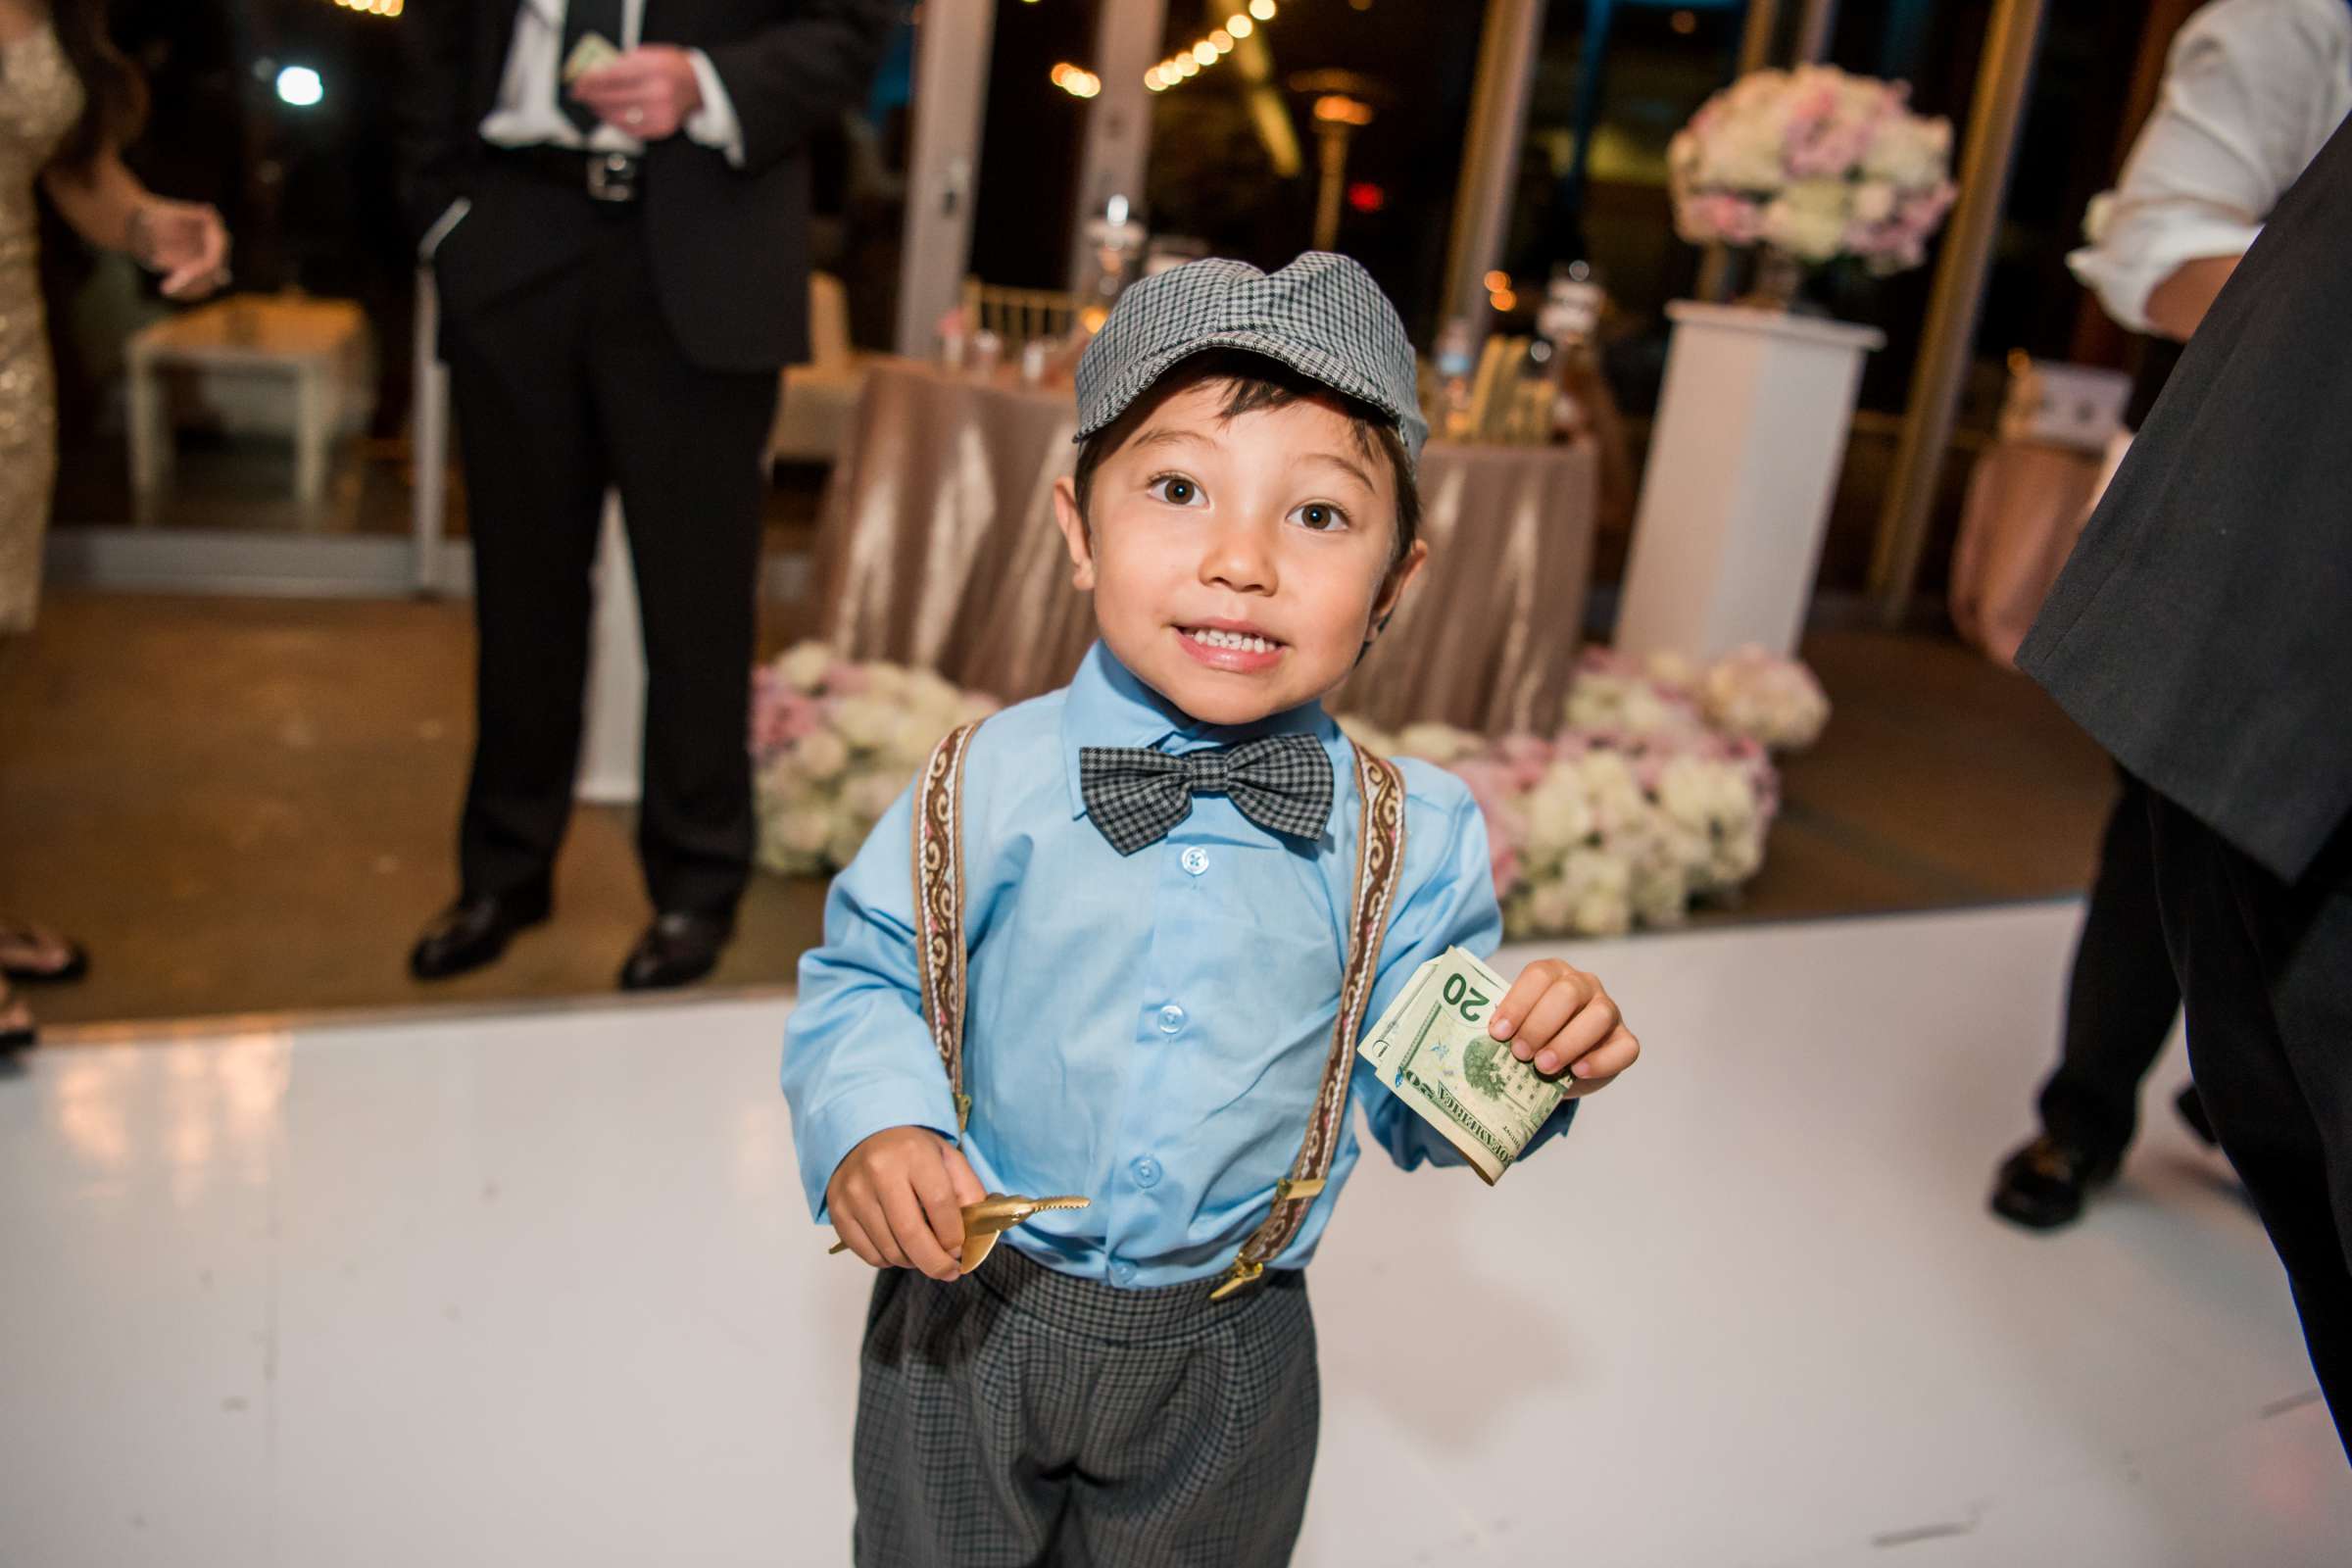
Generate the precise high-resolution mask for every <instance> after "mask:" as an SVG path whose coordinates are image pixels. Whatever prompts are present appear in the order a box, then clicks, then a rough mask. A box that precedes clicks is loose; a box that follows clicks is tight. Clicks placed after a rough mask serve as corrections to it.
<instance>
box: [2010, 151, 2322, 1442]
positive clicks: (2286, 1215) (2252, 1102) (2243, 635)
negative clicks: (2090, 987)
mask: <svg viewBox="0 0 2352 1568" xmlns="http://www.w3.org/2000/svg"><path fill="white" fill-rule="evenodd" d="M2348 257H2352V126H2347V127H2345V128H2339V129H2338V130H2337V131H2336V132H2335V135H2334V137H2333V138H2332V139H2331V140H2330V141H2329V142H2328V143H2327V147H2326V148H2324V149H2323V150H2322V151H2321V153H2320V155H2319V157H2318V158H2317V159H2316V160H2314V161H2313V163H2312V165H2311V167H2310V168H2309V169H2308V170H2307V171H2305V172H2304V174H2303V177H2302V178H2301V179H2300V180H2298V181H2297V182H2296V183H2295V185H2294V186H2293V187H2292V188H2291V189H2289V190H2288V191H2287V193H2286V195H2285V196H2284V197H2283V198H2282V199H2281V200H2280V201H2279V203H2278V207H2277V208H2276V209H2275V210H2274V211H2273V212H2272V214H2271V217H2270V220H2269V221H2268V222H2267V223H2266V224H2265V225H2264V227H2263V231H2262V235H2261V237H2260V238H2259V239H2257V240H2256V241H2255V242H2254V245H2253V248H2252V249H2251V250H2249V251H2247V252H2246V256H2245V260H2244V261H2243V262H2242V263H2241V264H2240V265H2239V266H2238V268H2237V269H2236V271H2235V272H2234V274H2233V275H2232V276H2231V277H2230V279H2229V283H2228V285H2227V286H2226V287H2224V288H2223V290H2222V292H2221V295H2220V297H2219V298H2218V299H2216V300H2215V301H2214V304H2213V307H2212V310H2211V311H2210V312H2209V313H2208V314H2207V315H2206V317H2205V319H2204V320H2203V322H2202V324H2200V325H2199V326H2198V327H2197V330H2196V335H2195V336H2194V337H2192V338H2191V339H2190V340H2189V344H2188V348H2187V351H2186V352H2185V353H2184V354H2183V355H2182V357H2181V360H2180V368H2178V369H2177V370H2176V371H2175V372H2174V374H2173V377H2172V380H2171V382H2170V383H2169V384H2168V385H2167V386H2166V388H2165V391H2164V394H2163V396H2162V397H2160V398H2159V399H2158V400H2157V402H2156V406H2155V408H2154V410H2153V411H2151V412H2150V414H2149V415H2148V417H2147V421H2146V423H2145V424H2143V425H2142V426H2141V429H2140V432H2139V436H2138V438H2137V440H2136V441H2134V442H2133V444H2132V447H2131V455H2130V456H2129V457H2128V458H2126V459H2125V461H2124V465H2123V467H2122V468H2121V469H2120V470H2118V472H2117V473H2116V476H2115V482H2114V483H2113V484H2112V485H2111V486H2109V488H2108V491H2107V494H2106V498H2105V499H2104V500H2103V501H2101V502H2100V504H2099V509H2098V511H2097V512H2096V513H2094V514H2093V515H2092V516H2091V519H2090V522H2089V524H2088V526H2086V527H2085V528H2084V530H2083V533H2082V542H2081V543H2080V544H2079V545H2078V546H2077V547H2076V549H2075V553H2074V556H2073V558H2072V559H2071V560H2070V561H2069V562H2068V564H2067V567H2066V570H2065V572H2064V573H2063V574H2062V575H2061V576H2060V577H2059V579H2058V583H2057V586H2056V587H2055V588H2053V589H2052V590H2051V594H2050V599H2049V603H2048V604H2047V605H2046V606H2045V607H2044V608H2043V611H2042V613H2041V618H2040V619H2039V620H2037V621H2036V622H2035V623H2034V630H2033V633H2032V635H2031V636H2029V637H2028V638H2027V639H2026V643H2025V646H2024V647H2023V648H2022V649H2020V650H2019V653H2018V663H2019V665H2020V666H2021V667H2023V668H2024V669H2025V670H2026V671H2027V673H2029V674H2031V675H2032V676H2034V679H2035V680H2037V681H2039V682H2040V683H2041V684H2042V685H2043V686H2045V687H2047V688H2048V689H2049V691H2050V693H2051V694H2052V695H2053V696H2055V697H2056V698H2057V699H2058V701H2059V703H2060V704H2061V705H2063V706H2064V707H2065V708H2066V710H2067V711H2068V712H2070V713H2072V714H2073V715H2074V716H2075V718H2076V719H2077V720H2078V721H2079V722H2080V723H2081V724H2082V726H2083V728H2085V729H2086V730H2088V731H2089V732H2090V734H2091V735H2092V736H2093V737H2094V738H2095V739H2097V740H2098V742H2099V743H2100V744H2101V745H2103V746H2105V747H2106V748H2107V750H2108V752H2109V753H2110V754H2112V755H2113V756H2114V757H2115V759H2116V760H2117V761H2118V762H2120V763H2122V764H2123V766H2124V767H2125V768H2126V769H2127V770H2128V771H2129V772H2130V773H2131V775H2132V776H2133V777H2135V778H2137V779H2139V780H2140V781H2141V782H2142V783H2144V784H2145V785H2146V786H2147V787H2148V789H2149V791H2151V792H2152V794H2151V806H2150V811H2149V819H2150V828H2151V834H2152V842H2153V844H2154V850H2155V861H2156V891H2157V900H2158V902H2159V904H2160V905H2161V906H2162V908H2163V918H2164V935H2165V943H2166V946H2167V947H2168V948H2169V949H2170V950H2171V953H2172V960H2173V970H2174V973H2175V976H2176V977H2177V978H2178V979H2179V980H2180V988H2181V996H2182V1001H2183V1002H2184V1003H2185V1005H2186V1006H2187V1010H2188V1054H2189V1064H2190V1067H2191V1069H2192V1070H2193V1071H2194V1072H2195V1074H2196V1080H2197V1089H2198V1092H2199V1094H2200V1096H2201V1097H2202V1098H2203V1100H2204V1103H2205V1110H2206V1113H2207V1115H2208V1116H2209V1117H2210V1118H2211V1119H2212V1122H2213V1127H2214V1130H2215V1131H2216V1132H2217V1133H2218V1134H2220V1136H2221V1142H2222V1148H2223V1149H2224V1150H2225V1151H2226V1152H2228V1153H2229V1159H2230V1162H2231V1163H2232V1164H2234V1165H2235V1166H2236V1167H2237V1172H2238V1175H2239V1176H2240V1177H2241V1178H2242V1179H2243V1180H2244V1182H2245V1184H2246V1190H2247V1192H2248V1194H2249V1195H2251V1197H2252V1198H2253V1200H2254V1205H2255V1208H2256V1209H2257V1210H2258V1211H2259V1212H2260V1214H2261V1215H2262V1222H2263V1225H2264V1227H2265V1228H2266V1229H2268V1230H2269V1232H2270V1235H2271V1241H2272V1244H2273V1245H2274V1246H2275V1247H2277V1248H2278V1256H2279V1260H2280V1261H2281V1262H2282V1263H2284V1264H2285V1265H2286V1273H2287V1279H2288V1282H2289V1283H2290V1284H2291V1285H2292V1287H2293V1289H2294V1294H2295V1307H2296V1310H2297V1311H2298V1312H2299V1313H2300V1314H2301V1316H2302V1319H2303V1335H2304V1340H2305V1343H2306V1344H2307V1345H2308V1346H2309V1347H2310V1349H2311V1359H2312V1366H2313V1369H2314V1370H2315V1371H2316V1372H2317V1373H2318V1374H2319V1380H2320V1387H2321V1389H2322V1391H2323V1392H2324V1393H2325V1394H2326V1395H2327V1403H2328V1408H2329V1410H2330V1411H2331V1413H2332V1414H2333V1415H2334V1417H2335V1424H2336V1431H2337V1434H2338V1436H2339V1437H2342V1438H2343V1439H2344V1441H2345V1445H2346V1449H2347V1451H2348V1452H2352V502H2347V500H2346V497H2347V496H2348V495H2352V445H2347V441H2346V431H2347V430H2352V358H2347V356H2346V354H2345V349H2344V345H2345V344H2346V343H2347V342H2352V291H2348V290H2347V289H2346V288H2345V278H2346V275H2347V274H2346V259H2347V258H2348Z"/></svg>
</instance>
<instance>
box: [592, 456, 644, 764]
mask: <svg viewBox="0 0 2352 1568" xmlns="http://www.w3.org/2000/svg"><path fill="white" fill-rule="evenodd" d="M644 753H645V638H644V635H643V633H642V632H641V631H640V629H639V627H638V624H637V574H636V572H635V571H634V570H632V569H631V567H630V565H629V541H628V536H627V534H626V533H624V532H623V531H622V528H621V524H620V497H618V496H617V495H613V494H611V493H610V492H608V493H607V494H606V496H605V537H604V543H603V544H602V545H600V546H599V547H598V550H597V557H596V618H595V621H594V623H593V626H592V629H591V631H590V633H589V646H588V722H587V726H586V730H585V732H584V734H583V735H582V737H581V741H580V775H579V785H578V795H579V798H580V799H581V800H583V801H592V802H594V803H596V804H597V805H599V806H631V805H634V804H636V801H637V798H638V796H639V795H640V794H641V793H643V789H644V770H643V765H642V762H643V758H644Z"/></svg>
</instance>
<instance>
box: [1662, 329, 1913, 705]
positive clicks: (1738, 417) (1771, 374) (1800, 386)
mask: <svg viewBox="0 0 2352 1568" xmlns="http://www.w3.org/2000/svg"><path fill="white" fill-rule="evenodd" d="M1666 314H1667V315H1668V316H1670V317H1672V318H1673V319H1674V322H1675V327H1674V343H1673V347H1672V348H1671V349H1670V350H1669V351H1668V353H1667V357H1666V385H1665V389H1664V391H1663V393H1662V394H1661V396H1660V397H1659V400H1658V418H1657V425H1656V428H1655V431H1654V433H1653V434H1652V435H1651V438H1650V443H1649V463H1648V466H1647V468H1646V470H1645V471H1644V473H1643V475H1642V505H1641V511H1640V514H1639V515H1638V517H1637V519H1636V521H1635V524H1634V543H1633V555H1632V558H1631V559H1630V560H1629V561H1628V563H1627V564H1626V574H1625V597H1624V600H1623V603H1622V606H1621V608H1620V610H1619V612H1618V617H1617V644H1616V645H1617V647H1618V649H1619V650H1620V651H1622V652H1625V653H1629V654H1636V655H1647V654H1652V653H1661V652H1671V653H1678V654H1685V655H1689V656H1690V657H1691V658H1694V659H1707V658H1712V657H1714V656H1715V655H1718V654H1723V653H1728V652H1730V651H1731V650H1732V649H1734V648H1738V647H1740V646H1741V645H1743V644H1747V643H1760V644H1762V645H1763V646H1764V647H1766V648H1768V649H1771V650H1772V651H1773V652H1775V653H1781V654H1788V653H1793V652H1795V650H1796V643H1797V638H1798V637H1799V636H1800V635H1801V634H1802V632H1803V630H1804V624H1805V607H1806V605H1807V604H1808V603H1809V602H1810V601H1811V599H1812V596H1813V577H1814V573H1815V571H1816V570H1817V569H1818V568H1819V566H1820V563H1821V540H1822V533H1823V531H1824V529H1826V528H1827V526H1828V525H1829V520H1830V501H1831V499H1832V497H1833V496H1834V495H1835V494H1836V493H1837V487H1838V472H1839V469H1840V468H1841V467H1842V466H1843V464H1844V461H1845V437H1846V430H1847V428H1848V426H1850V425H1851V424H1852V422H1853V417H1854V392H1855V388H1856V386H1857V385H1858V384H1859V382H1860V380H1861V377H1862V356H1863V355H1865V354H1868V353H1870V352H1871V351H1872V350H1874V349H1877V348H1879V347H1881V346H1883V345H1884V344H1885V343H1886V341H1887V340H1886V338H1885V336H1884V335H1882V334H1881V333H1880V332H1878V331H1877V330H1875V329H1874V328H1871V327H1866V326H1852V325H1848V324H1847V323H1845V322H1842V321H1826V320H1819V319H1811V318H1807V317H1799V316H1782V315H1777V314H1775V313H1772V312H1769V311H1757V310H1748V309H1744V308H1742V307H1740V306H1734V305H1701V304H1697V303H1695V302H1692V301H1689V300H1678V301H1676V302H1675V303H1674V304H1672V305H1669V306H1667V307H1666Z"/></svg>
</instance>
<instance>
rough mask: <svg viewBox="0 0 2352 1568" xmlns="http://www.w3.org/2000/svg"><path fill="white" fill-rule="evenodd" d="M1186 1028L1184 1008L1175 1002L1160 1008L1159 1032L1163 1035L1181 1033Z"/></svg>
mask: <svg viewBox="0 0 2352 1568" xmlns="http://www.w3.org/2000/svg"><path fill="white" fill-rule="evenodd" d="M1183 1029H1184V1009H1183V1008H1182V1007H1179V1006H1178V1005H1176V1004H1174V1003H1173V1002H1171V1003H1169V1004H1168V1005H1166V1006H1164V1007H1162V1008H1160V1009H1159V1032H1160V1033H1161V1034H1163V1035H1172V1034H1178V1033H1181V1032H1182V1031H1183Z"/></svg>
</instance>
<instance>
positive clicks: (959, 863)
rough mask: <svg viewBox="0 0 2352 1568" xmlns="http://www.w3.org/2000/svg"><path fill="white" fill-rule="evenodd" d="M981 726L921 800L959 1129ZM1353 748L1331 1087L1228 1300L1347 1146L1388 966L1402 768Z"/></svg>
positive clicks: (931, 1002) (1233, 1271)
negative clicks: (1351, 869) (973, 766)
mask: <svg viewBox="0 0 2352 1568" xmlns="http://www.w3.org/2000/svg"><path fill="white" fill-rule="evenodd" d="M978 728H979V726H978V725H977V724H966V725H964V726H962V727H961V728H959V729H957V730H956V731H955V732H954V733H952V734H950V735H949V736H948V738H947V739H945V740H943V741H941V742H940V743H939V746H938V749H937V750H935V751H934V752H932V754H931V760H929V761H928V762H926V763H925V764H924V766H923V771H922V776H921V778H920V779H918V780H917V782H916V787H915V800H914V922H915V928H914V946H915V965H916V970H917V980H918V983H919V985H920V987H921V990H922V999H923V1017H924V1019H925V1020H926V1021H927V1022H928V1023H929V1024H930V1026H931V1038H932V1041H933V1043H935V1044H936V1045H937V1046H938V1047H939V1059H940V1061H941V1063H942V1064H943V1065H945V1066H946V1068H947V1072H948V1088H949V1091H950V1092H951V1093H952V1094H953V1095H954V1096H955V1097H956V1131H957V1133H958V1134H960V1133H961V1132H962V1130H963V1127H964V1124H965V1123H966V1122H967V1121H969V1120H970V1118H971V1110H972V1102H971V1097H970V1096H968V1095H966V1094H965V1093H964V1092H963V1010H964V963H965V959H966V956H967V950H966V948H965V946H964V935H963V905H964V888H963V764H964V760H965V758H966V757H968V756H969V755H970V752H971V743H972V732H973V731H974V730H976V729H978ZM1353 753H1354V757H1355V782H1356V795H1357V797H1358V799H1360V800H1361V802H1362V803H1363V815H1362V821H1361V823H1360V827H1359V831H1358V832H1357V834H1356V849H1355V899H1354V906H1353V908H1352V909H1351V911H1350V914H1349V920H1348V964H1347V969H1346V971H1345V972H1344V973H1343V974H1342V976H1341V979H1340V1010H1339V1016H1338V1017H1337V1018H1336V1019H1335V1020H1334V1021H1333V1023H1332V1028H1331V1047H1330V1050H1329V1051H1328V1052H1327V1053H1326V1054H1325V1056H1324V1061H1323V1082H1322V1086H1321V1087H1320V1089H1319V1090H1318V1091H1317V1092H1316V1095H1315V1108H1314V1114H1313V1115H1312V1116H1311V1117H1310V1118H1309V1119H1308V1121H1307V1126H1306V1138H1305V1140H1304V1142H1302V1143H1301V1144H1300V1145H1299V1154H1298V1157H1297V1158H1296V1159H1294V1160H1292V1161H1291V1170H1290V1174H1289V1175H1288V1176H1285V1177H1284V1178H1283V1179H1282V1180H1281V1181H1279V1182H1276V1183H1275V1184H1274V1207H1273V1210H1272V1212H1270V1213H1269V1214H1268V1215H1267V1216H1266V1219H1265V1222H1264V1223H1263V1224H1261V1225H1259V1226H1258V1228H1257V1229H1256V1230H1255V1231H1254V1232H1252V1233H1251V1234H1250V1239H1249V1240H1248V1241H1246V1242H1244V1243H1243V1244H1242V1250H1241V1254H1240V1255H1239V1256H1238V1257H1236V1258H1235V1259H1234V1260H1233V1266H1232V1267H1231V1268H1230V1269H1229V1270H1227V1271H1226V1275H1225V1278H1224V1279H1223V1280H1222V1281H1220V1282H1219V1283H1218V1285H1217V1287H1216V1289H1215V1290H1213V1291H1211V1292H1210V1293H1209V1295H1210V1299H1213V1300H1220V1301H1221V1300H1223V1299H1225V1298H1226V1297H1228V1296H1231V1295H1233V1294H1234V1293H1235V1292H1236V1291H1239V1290H1241V1289H1242V1288H1243V1287H1244V1286H1247V1285H1249V1284H1250V1283H1251V1282H1253V1281H1254V1280H1256V1279H1257V1278H1258V1276H1260V1275H1262V1274H1263V1273H1265V1271H1266V1264H1267V1262H1268V1261H1269V1260H1270V1259H1272V1258H1274V1257H1276V1256H1278V1255H1280V1253H1281V1251H1282V1250H1283V1249H1284V1248H1286V1247H1288V1246H1290V1244H1291V1241H1292V1239H1293V1238H1294V1237H1296V1236H1297V1235H1298V1234H1299V1226H1300V1225H1301V1224H1303V1223H1304V1222H1305V1220H1306V1213H1307V1209H1308V1208H1309V1207H1311V1206H1312V1205H1313V1203H1314V1201H1315V1199H1316V1198H1317V1197H1318V1196H1319V1195H1320V1194H1321V1193H1322V1191H1323V1187H1324V1183H1325V1182H1326V1181H1327V1180H1328V1179H1329V1178H1330V1175H1331V1161H1332V1157H1333V1156H1334V1155H1335V1154H1337V1153H1338V1152H1339V1147H1340V1134H1341V1130H1342V1129H1341V1124H1342V1122H1343V1120H1344V1119H1345V1117H1346V1115H1347V1111H1348V1080H1349V1078H1350V1076H1351V1075H1352V1074H1353V1072H1354V1069H1355V1041H1356V1036H1357V1034H1359V1033H1360V1032H1361V1031H1362V1029H1363V1024H1364V1014H1365V1012H1366V1011H1367V1009H1369V1007H1370V1006H1371V1003H1372V987H1373V984H1374V982H1375V981H1377V980H1378V978H1379V976H1380V951H1381V944H1382V942H1383V940H1384V939H1385V938H1386V937H1387V935H1388V930H1389V914H1390V911H1391V909H1392V907H1394V905H1395V902H1396V893H1397V873H1398V871H1399V870H1400V869H1401V868H1402V866H1403V863H1404V779H1403V776H1402V775H1401V774H1399V773H1398V772H1397V766H1396V764H1395V763H1393V762H1390V761H1389V760H1386V759H1384V758H1379V757H1375V756H1373V755H1372V754H1371V753H1370V752H1367V751H1365V750H1364V749H1363V748H1362V747H1360V746H1358V747H1354V748H1353Z"/></svg>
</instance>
